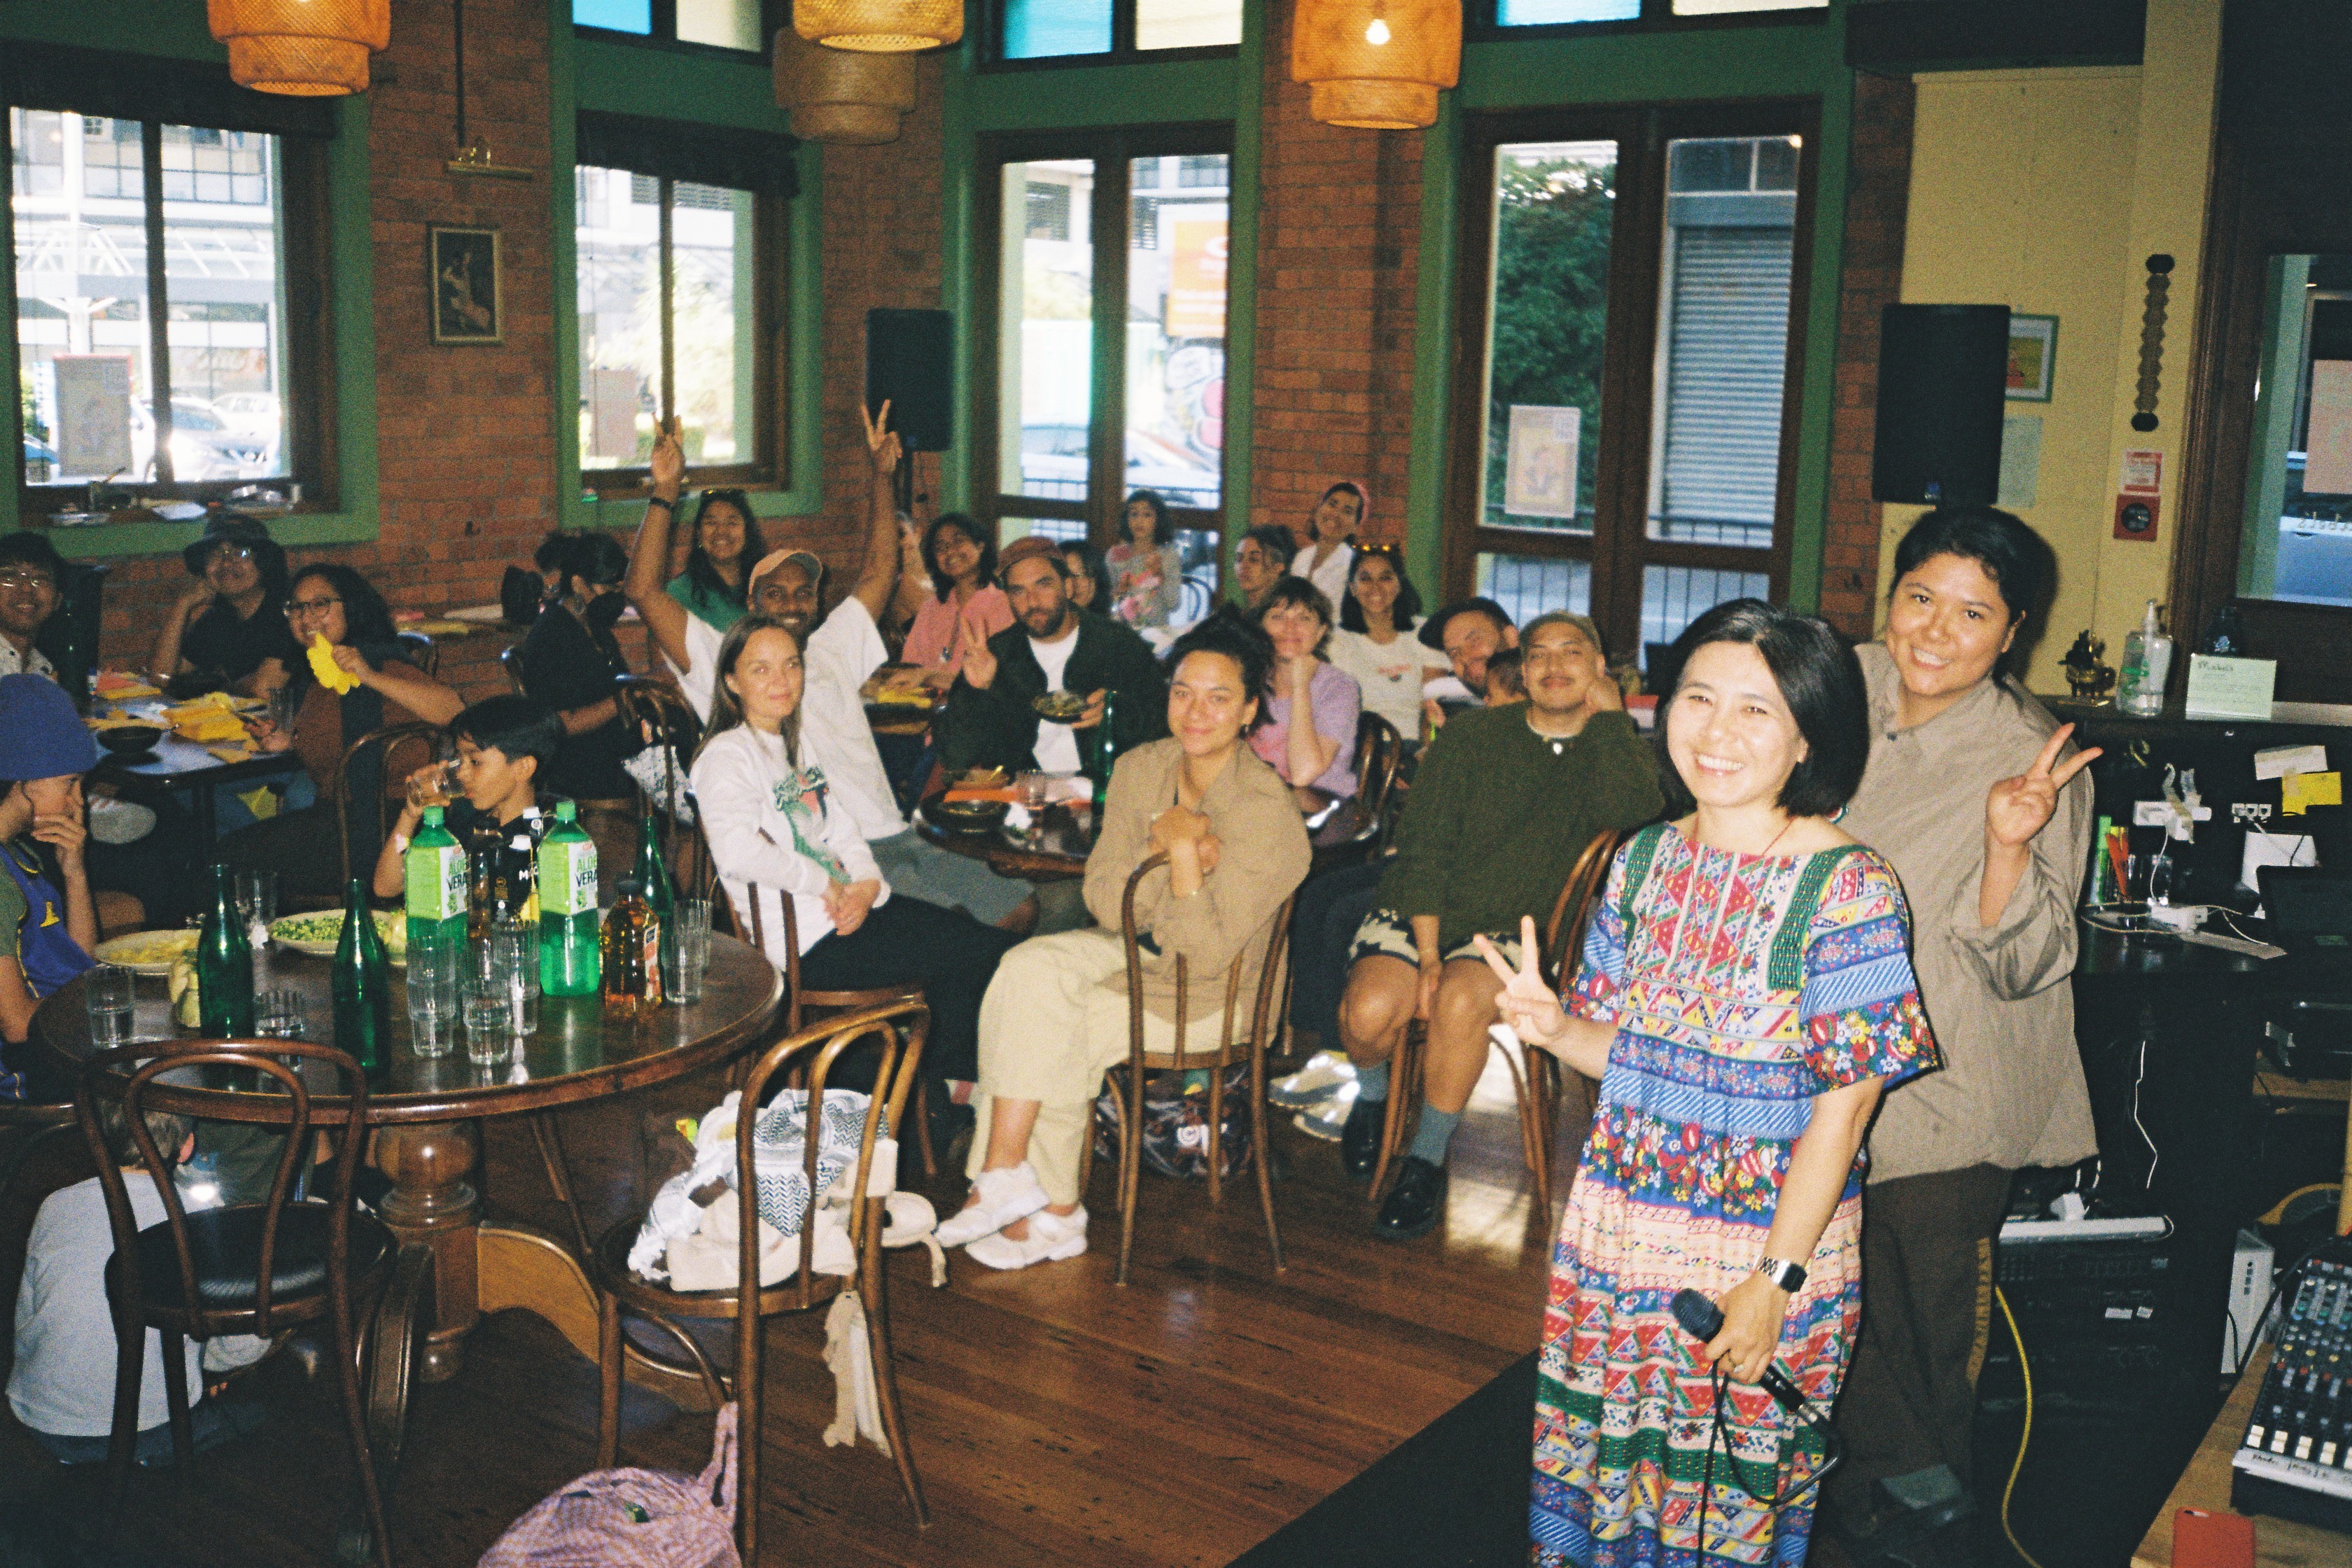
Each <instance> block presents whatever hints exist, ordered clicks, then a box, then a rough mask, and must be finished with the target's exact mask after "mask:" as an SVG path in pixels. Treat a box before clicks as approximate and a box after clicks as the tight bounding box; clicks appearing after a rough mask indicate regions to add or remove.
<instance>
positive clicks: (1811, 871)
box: [1529, 825, 1936, 1568]
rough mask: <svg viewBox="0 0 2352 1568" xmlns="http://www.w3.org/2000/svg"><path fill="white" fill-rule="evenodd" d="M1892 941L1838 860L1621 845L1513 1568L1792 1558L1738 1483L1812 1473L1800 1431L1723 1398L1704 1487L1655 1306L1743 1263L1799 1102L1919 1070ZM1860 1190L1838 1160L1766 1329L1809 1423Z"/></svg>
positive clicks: (1694, 1436)
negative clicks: (1522, 1533) (1519, 1553)
mask: <svg viewBox="0 0 2352 1568" xmlns="http://www.w3.org/2000/svg"><path fill="white" fill-rule="evenodd" d="M1910 938H1911V921H1910V912H1909V910H1908V909H1907V908H1906V905H1905V903H1904V900H1903V889H1902V887H1901V885H1900V884H1899V883H1898V882H1897V881H1896V880H1895V872H1894V870H1893V868H1890V867H1889V866H1888V865H1887V863H1886V862H1885V859H1883V858H1880V857H1879V856H1878V855H1877V854H1876V853H1875V852H1874V851H1873V850H1869V849H1865V848H1862V847H1858V846H1855V847H1841V848H1837V849H1832V850H1825V851H1822V852H1820V853H1818V854H1812V855H1796V856H1752V855H1736V854H1732V853H1730V852H1728V851H1726V850H1720V849H1712V848H1707V847H1704V846H1700V845H1696V844H1694V843H1692V842H1691V841H1690V840H1689V839H1686V838H1685V837H1683V836H1682V834H1681V833H1680V832H1678V831H1676V830H1675V827H1674V826H1671V825H1667V826H1656V827H1649V828H1644V829H1643V831H1642V832H1640V833H1638V834H1636V835H1634V837H1633V839H1632V840H1631V841H1630V842H1629V843H1628V844H1627V845H1626V847H1624V848H1623V849H1622V850H1621V851H1620V852H1619V854H1618V857H1617V862H1616V864H1615V866H1613V867H1612V868H1611V871H1610V876H1609V884H1608V888H1607V889H1606V891H1605V893H1604V895H1603V898H1602V901H1601V906H1600V908H1599V909H1598V910H1595V911H1594V914H1593V918H1592V921H1591V928H1590V931H1589V932H1588V935H1587V937H1586V939H1585V944H1584V956H1583V962H1582V964H1581V965H1580V969H1579V972H1578V974H1577V978H1576V983H1575V985H1574V988H1573V990H1572V991H1571V992H1570V994H1569V995H1568V997H1567V998H1566V1001H1567V1005H1568V1007H1569V1010H1570V1012H1571V1013H1572V1014H1574V1015H1575V1016H1579V1017H1583V1018H1590V1019H1591V1020H1593V1021H1595V1022H1597V1023H1602V1024H1611V1025H1614V1026H1616V1029H1617V1035H1616V1038H1615V1039H1614V1040H1613V1041H1612V1042H1611V1044H1610V1047H1609V1069H1608V1073H1607V1076H1606V1077H1605V1078H1603V1079H1602V1080H1601V1095H1600V1105H1599V1108H1598V1110H1596V1111H1595V1113H1594V1116H1593V1122H1592V1136H1591V1140H1590V1141H1589V1142H1587V1143H1586V1144H1585V1149H1584V1156H1583V1160H1582V1163H1580V1165H1579V1166H1578V1168H1577V1173H1576V1183H1575V1185H1574V1188H1573V1189H1572V1190H1571V1192H1570V1195H1569V1202H1568V1211H1567V1214H1566V1215H1565V1216H1564V1217H1563V1219H1562V1221H1561V1224H1560V1236H1559V1247H1558V1249H1557V1251H1556V1253H1555V1254H1554V1258H1553V1266H1552V1276H1551V1300H1550V1305H1549V1310H1547V1311H1546V1313H1545V1316H1544V1342H1543V1356H1542V1364H1541V1368H1540V1381H1539V1382H1538V1387H1537V1396H1536V1429H1535V1488H1534V1498H1533V1501H1532V1507H1531V1510H1530V1514H1529V1527H1530V1534H1531V1536H1532V1538H1533V1544H1532V1549H1531V1560H1532V1561H1533V1562H1534V1563H1538V1564H1540V1565H1544V1568H1549V1565H1551V1564H1556V1563H1577V1564H1583V1565H1587V1568H1685V1565H1694V1568H1695V1565H1697V1564H1702V1563H1775V1564H1781V1565H1784V1568H1793V1565H1794V1564H1799V1563H1803V1562H1804V1560H1805V1548H1806V1544H1807V1541H1808V1538H1809V1536H1810V1534H1811V1528H1812V1502H1811V1497H1810V1496H1808V1497H1807V1498H1806V1499H1805V1500H1802V1501H1801V1502H1798V1503H1794V1504H1791V1505H1790V1506H1788V1507H1784V1508H1782V1509H1780V1510H1777V1511H1776V1510H1769V1509H1767V1508H1765V1507H1763V1506H1762V1505H1761V1504H1759V1503H1758V1502H1757V1501H1756V1500H1754V1499H1753V1498H1751V1497H1750V1496H1749V1495H1748V1492H1747V1490H1746V1489H1745V1486H1744V1485H1743V1483H1742V1482H1741V1481H1740V1480H1739V1479H1738V1475H1744V1476H1745V1477H1747V1478H1748V1479H1750V1480H1753V1481H1754V1482H1756V1483H1757V1484H1758V1485H1759V1486H1761V1485H1763V1484H1764V1479H1765V1478H1766V1477H1768V1476H1769V1477H1772V1478H1774V1479H1773V1482H1772V1489H1773V1490H1774V1491H1776V1492H1785V1491H1786V1490H1788V1489H1789V1488H1790V1486H1791V1485H1793V1484H1795V1483H1796V1482H1797V1481H1799V1480H1801V1479H1803V1478H1804V1477H1805V1476H1807V1475H1810V1474H1811V1471H1812V1469H1813V1468H1815V1467H1817V1466H1818V1465H1819V1464H1820V1462H1821V1458H1822V1447H1821V1440H1820V1438H1819V1437H1818V1436H1815V1435H1814V1434H1813V1432H1812V1431H1811V1428H1810V1427H1804V1426H1796V1425H1795V1424H1794V1423H1792V1422H1791V1421H1790V1419H1789V1418H1788V1417H1787V1416H1786V1415H1783V1414H1782V1413H1781V1411H1780V1407H1779V1406H1778V1405H1774V1404H1773V1403H1772V1401H1771V1398H1770V1396H1769V1395H1768V1394H1765V1392H1764V1391H1763V1390H1762V1389H1761V1388H1759V1387H1756V1386H1754V1385H1752V1384H1729V1385H1728V1389H1729V1394H1728V1397H1727V1400H1726V1402H1725V1403H1726V1406H1727V1408H1726V1410H1725V1412H1724V1416H1723V1427H1724V1432H1725V1435H1726V1436H1727V1439H1728V1447H1729V1450H1730V1452H1731V1453H1734V1454H1736V1455H1738V1460H1739V1466H1738V1472H1735V1471H1734V1469H1733V1467H1732V1464H1731V1461H1730V1460H1729V1459H1728V1458H1726V1455H1725V1449H1724V1447H1723V1445H1722V1444H1720V1443H1718V1445H1717V1449H1716V1455H1715V1459H1714V1465H1713V1479H1712V1485H1711V1487H1710V1486H1707V1484H1706V1468H1707V1447H1708V1442H1709V1439H1710V1436H1712V1434H1713V1430H1714V1426H1713V1423H1714V1417H1715V1399H1714V1387H1713V1383H1712V1380H1711V1374H1710V1373H1708V1372H1707V1371H1706V1369H1704V1368H1703V1367H1702V1366H1701V1365H1700V1363H1699V1362H1698V1358H1697V1353H1696V1352H1697V1350H1698V1346H1697V1344H1696V1342H1694V1341H1692V1340H1691V1339H1689V1338H1688V1336H1686V1335H1685V1334H1684V1333H1683V1332H1682V1331H1681V1329H1680V1328H1679V1327H1678V1326H1677V1325H1676V1324H1675V1320H1674V1317H1673V1314H1672V1312H1671V1310H1670V1303H1671V1302H1672V1301H1673V1300H1674V1296H1675V1291H1677V1290H1680V1289H1684V1288H1685V1287H1689V1288H1693V1289H1698V1290H1700V1291H1702V1292H1704V1293H1705V1294H1706V1295H1707V1296H1710V1297H1717V1298H1719V1297H1721V1296H1722V1295H1723V1294H1724V1293H1725V1292H1726V1291H1727V1290H1729V1289H1731V1288H1732V1287H1733V1286H1734V1285H1737V1284H1738V1283H1739V1282H1740V1281H1741V1280H1742V1279H1746V1278H1747V1277H1748V1275H1749V1274H1750V1273H1752V1272H1753V1271H1754V1269H1755V1267H1756V1260H1757V1259H1758V1258H1760V1257H1762V1256H1763V1255H1764V1242H1765V1237H1766V1236H1767V1234H1768V1233H1769V1231H1770V1229H1771V1225H1772V1215H1773V1210H1774V1206H1775V1205H1776V1203H1777V1201H1778V1198H1779V1194H1780V1183H1781V1180H1782V1178H1783V1177H1784V1176H1785V1175H1786V1173H1787V1172H1788V1168H1789V1155H1790V1149H1791V1148H1792V1147H1793V1145H1794V1144H1795V1142H1796V1141H1797V1139H1798V1137H1799V1136H1800V1135H1801V1133H1802V1132H1803V1131H1804V1130H1805V1126H1806V1123H1807V1122H1808V1121H1809V1120H1810V1119H1811V1111H1812V1105H1811V1101H1812V1099H1813V1097H1814V1096H1816V1095H1819V1094H1822V1093H1824V1092H1826V1091H1828V1090H1830V1089H1835V1088H1838V1087H1840V1086H1841V1085H1844V1084H1850V1083H1854V1082H1858V1081H1859V1080H1861V1079H1864V1078H1868V1077H1870V1076H1872V1075H1874V1074H1876V1075H1879V1076H1882V1077H1884V1078H1885V1079H1887V1080H1888V1082H1889V1083H1890V1084H1891V1083H1894V1082H1896V1081H1899V1080H1901V1079H1906V1078H1908V1077H1910V1076H1912V1075H1913V1074H1915V1073H1918V1072H1922V1071H1925V1070H1927V1069H1928V1068H1933V1067H1934V1066H1935V1065H1936V1047H1935V1041H1934V1039H1933V1038H1932V1037H1931V1036H1930V1035H1929V1033H1928V1029H1927V1015H1926V1013H1925V1012H1924V1011H1923V1010H1922V1009H1921V1007H1920V1005H1919V994H1918V990H1917V987H1916V984H1915V983H1914V981H1913V979H1912V973H1911V960H1910V955H1909V951H1910ZM1862 1173H1863V1161H1862V1160H1861V1158H1860V1157H1857V1158H1856V1159H1855V1162H1854V1170H1853V1175H1852V1176H1851V1177H1849V1178H1848V1180H1847V1182H1846V1186H1845V1191H1844V1193H1843V1195H1842V1196H1841V1197H1840V1198H1839V1200H1838V1205H1837V1208H1836V1210H1835V1212H1834V1213H1833V1214H1832V1216H1831V1219H1830V1222H1829V1225H1828V1226H1827V1228H1825V1229H1824V1230H1823V1231H1822V1239H1821V1242H1820V1244H1819V1245H1818V1246H1816V1247H1814V1248H1813V1254H1812V1256H1811V1258H1807V1259H1805V1260H1804V1265H1805V1268H1806V1272H1807V1278H1806V1281H1805V1286H1804V1289H1802V1290H1801V1291H1799V1292H1798V1293H1797V1296H1796V1298H1795V1299H1794V1300H1792V1301H1791V1302H1790V1306H1789V1313H1788V1318H1787V1321H1786V1324H1785V1326H1784V1328H1783V1329H1782V1331H1781V1338H1780V1355H1779V1359H1780V1361H1781V1363H1783V1364H1785V1365H1786V1366H1788V1367H1789V1368H1790V1370H1791V1371H1792V1372H1793V1373H1795V1374H1796V1379H1797V1382H1798V1384H1800V1386H1801V1387H1803V1388H1804V1389H1805V1391H1806V1392H1807V1394H1809V1395H1811V1398H1812V1399H1813V1400H1814V1401H1815V1402H1816V1403H1817V1404H1818V1405H1820V1406H1822V1408H1824V1409H1826V1408H1827V1407H1828V1406H1829V1405H1830V1403H1831V1401H1832V1399H1833V1398H1834V1397H1835V1396H1836V1393H1837V1386H1838V1381H1839V1379H1840V1377H1841V1376H1842V1375H1843V1372H1844V1368H1845V1361H1846V1353H1847V1350H1848V1347H1849V1346H1850V1345H1851V1343H1852V1342H1853V1331H1854V1327H1855V1324H1856V1321H1857V1319H1858V1317H1859V1314H1860V1310H1861V1302H1862V1279H1861V1262H1862V1246H1861V1242H1862ZM1703 1488H1704V1489H1706V1491H1707V1494H1708V1500H1707V1503H1706V1537H1705V1548H1704V1550H1703V1551H1702V1549H1701V1543H1700V1541H1699V1538H1698V1530H1697V1525H1698V1513H1699V1510H1700V1504H1701V1493H1702V1489H1703Z"/></svg>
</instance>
